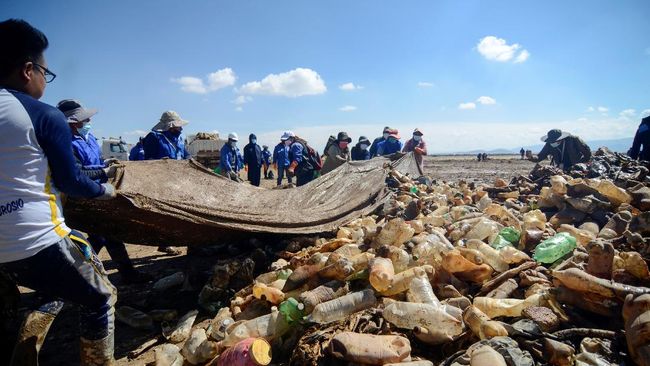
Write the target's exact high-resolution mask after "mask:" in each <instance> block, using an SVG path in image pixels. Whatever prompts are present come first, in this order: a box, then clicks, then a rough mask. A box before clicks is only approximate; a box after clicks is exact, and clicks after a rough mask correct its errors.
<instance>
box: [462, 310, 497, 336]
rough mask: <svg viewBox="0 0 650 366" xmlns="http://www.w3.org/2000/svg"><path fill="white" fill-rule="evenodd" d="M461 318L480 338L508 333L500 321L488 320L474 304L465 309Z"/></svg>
mask: <svg viewBox="0 0 650 366" xmlns="http://www.w3.org/2000/svg"><path fill="white" fill-rule="evenodd" d="M463 320H464V321H465V324H467V325H468V326H469V328H470V329H471V330H472V332H474V334H476V335H477V336H478V337H479V338H480V339H488V338H492V337H500V336H507V335H508V331H507V330H506V328H504V327H503V325H502V324H501V323H499V322H497V321H494V320H490V318H489V317H488V316H487V315H485V313H483V312H482V311H481V310H480V309H479V308H477V307H475V306H469V307H467V308H466V309H465V311H464V312H463Z"/></svg>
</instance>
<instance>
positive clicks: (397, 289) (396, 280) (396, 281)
mask: <svg viewBox="0 0 650 366" xmlns="http://www.w3.org/2000/svg"><path fill="white" fill-rule="evenodd" d="M433 273H434V270H433V267H432V266H430V265H426V264H425V265H423V266H420V267H413V268H409V269H407V270H406V271H404V272H400V273H398V274H396V275H395V276H394V277H393V282H392V283H391V285H390V287H389V288H388V289H387V290H385V291H381V294H382V295H384V296H392V295H397V294H401V293H402V292H405V291H406V290H408V288H409V286H410V285H411V280H413V278H415V277H416V276H427V274H433Z"/></svg>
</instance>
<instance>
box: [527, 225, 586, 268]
mask: <svg viewBox="0 0 650 366" xmlns="http://www.w3.org/2000/svg"><path fill="white" fill-rule="evenodd" d="M575 248H576V239H575V238H574V237H573V236H571V235H570V234H568V233H558V234H556V235H555V236H553V237H551V238H548V239H546V240H544V241H543V242H541V243H539V244H538V245H537V247H536V248H535V254H533V259H535V260H536V261H537V262H540V263H547V264H550V263H555V261H557V260H558V259H560V258H562V257H564V256H565V255H567V254H569V253H571V252H572V251H573V250H574V249H575Z"/></svg>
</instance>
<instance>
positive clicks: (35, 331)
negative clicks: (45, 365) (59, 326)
mask: <svg viewBox="0 0 650 366" xmlns="http://www.w3.org/2000/svg"><path fill="white" fill-rule="evenodd" d="M54 318H56V315H55V314H50V313H45V312H42V311H38V310H34V311H32V312H30V313H29V314H27V317H26V318H25V321H24V322H23V324H22V325H21V326H20V333H19V334H18V339H17V340H16V346H15V347H14V352H13V356H12V357H11V363H10V365H11V366H23V365H24V366H27V365H38V353H39V352H40V350H41V347H43V342H44V341H45V336H47V332H48V331H49V330H50V326H51V325H52V322H53V321H54Z"/></svg>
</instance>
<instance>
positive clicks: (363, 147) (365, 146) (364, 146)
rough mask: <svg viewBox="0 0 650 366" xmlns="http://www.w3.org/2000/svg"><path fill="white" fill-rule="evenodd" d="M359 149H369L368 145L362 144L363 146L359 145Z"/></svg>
mask: <svg viewBox="0 0 650 366" xmlns="http://www.w3.org/2000/svg"><path fill="white" fill-rule="evenodd" d="M359 147H360V148H361V149H362V150H366V149H367V148H368V145H366V144H361V145H359Z"/></svg>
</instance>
